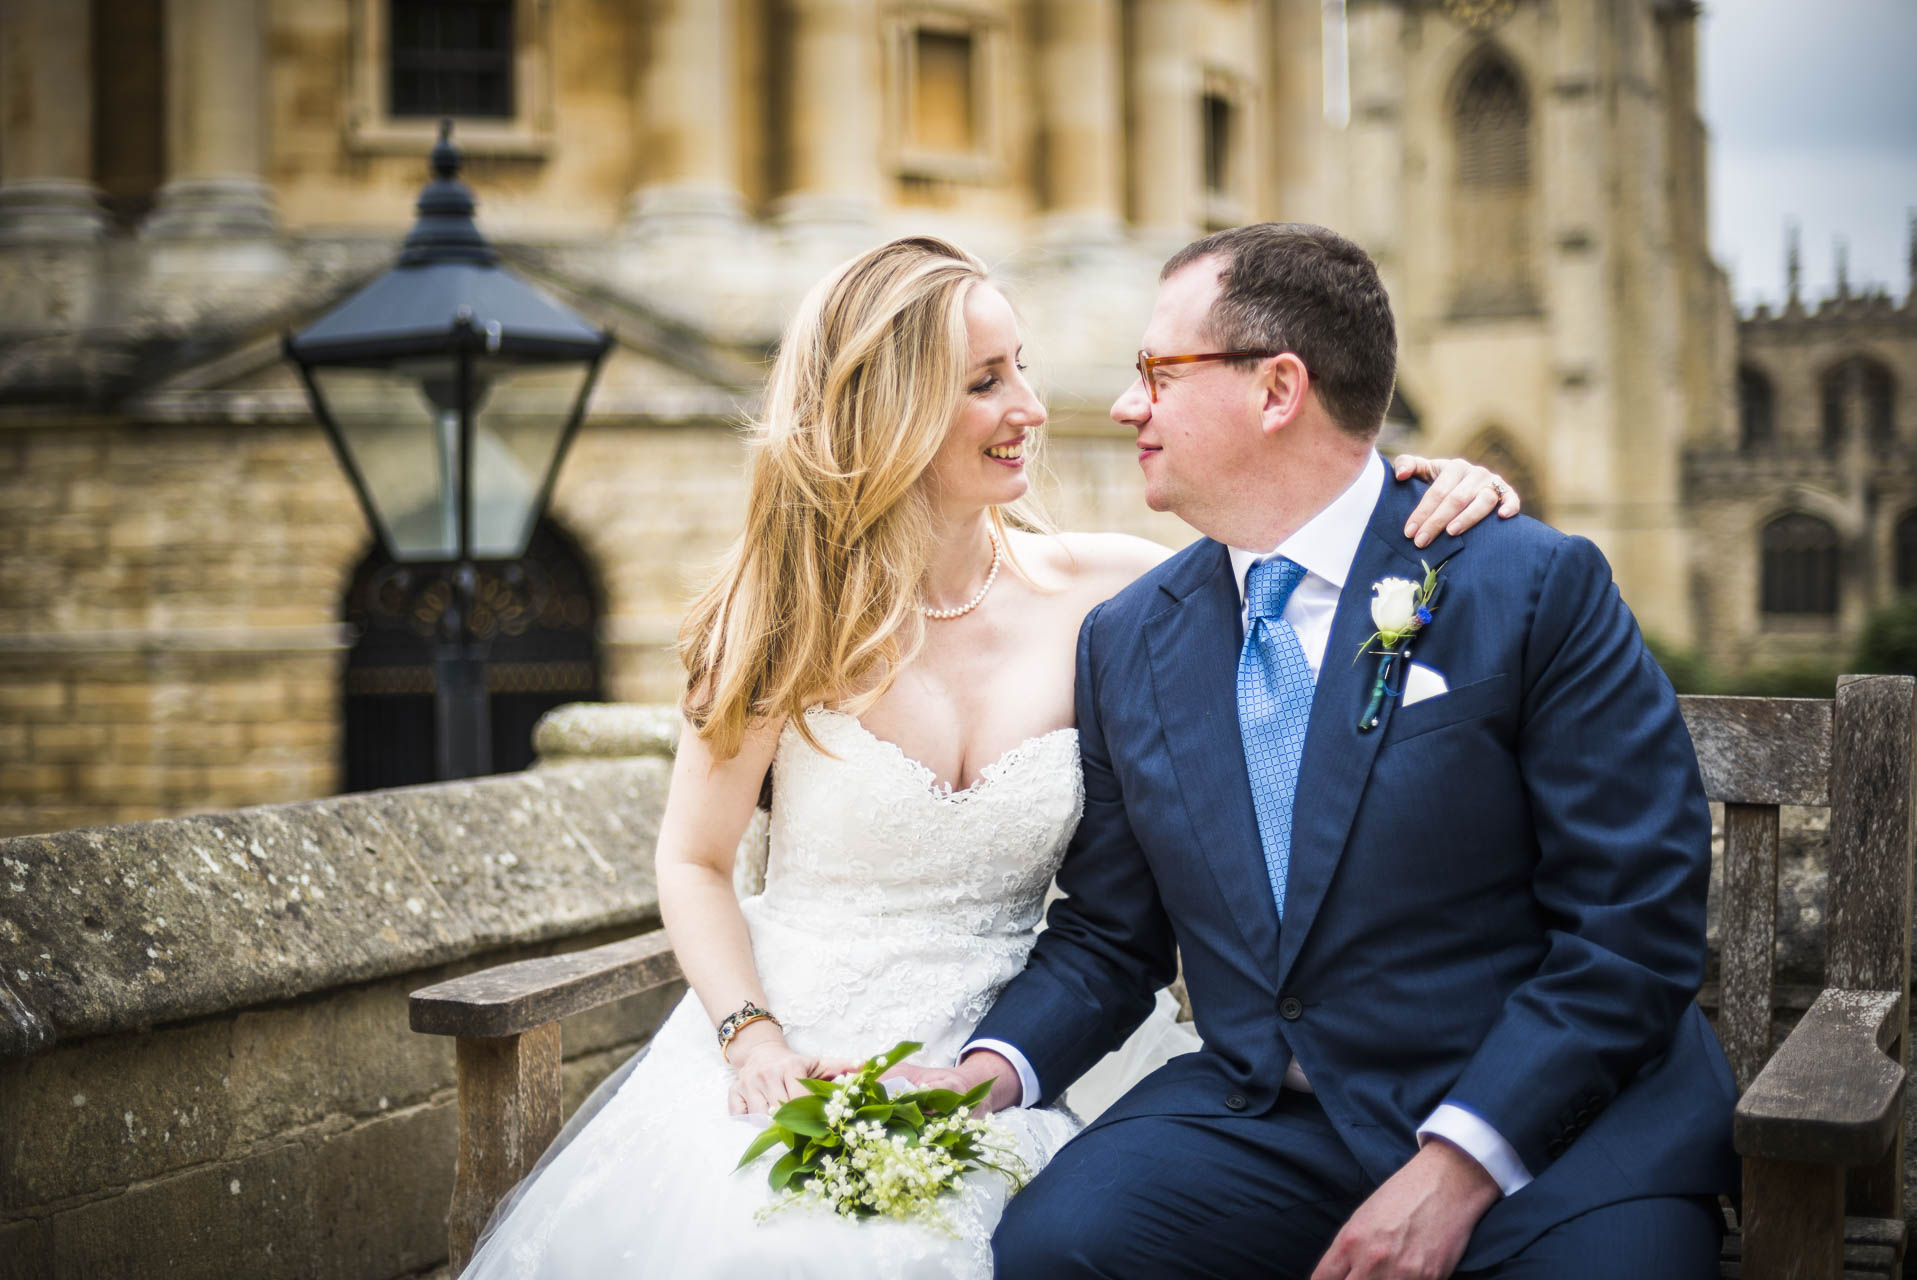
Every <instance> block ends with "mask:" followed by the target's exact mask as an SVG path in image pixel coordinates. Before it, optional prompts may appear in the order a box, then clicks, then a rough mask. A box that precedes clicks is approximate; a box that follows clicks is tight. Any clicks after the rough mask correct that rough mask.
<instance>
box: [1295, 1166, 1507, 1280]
mask: <svg viewBox="0 0 1917 1280" xmlns="http://www.w3.org/2000/svg"><path fill="white" fill-rule="evenodd" d="M1499 1195H1500V1192H1499V1191H1498V1184H1497V1183H1496V1182H1495V1181H1493V1180H1492V1177H1491V1175H1490V1174H1489V1173H1487V1172H1485V1169H1484V1166H1483V1165H1481V1164H1479V1163H1478V1162H1477V1161H1476V1160H1473V1159H1472V1158H1471V1157H1470V1156H1468V1155H1466V1154H1465V1153H1464V1152H1463V1151H1461V1150H1459V1149H1458V1148H1457V1147H1454V1146H1452V1145H1451V1144H1450V1143H1449V1142H1446V1141H1445V1140H1444V1139H1442V1138H1433V1139H1432V1140H1431V1141H1430V1142H1427V1143H1426V1144H1425V1145H1424V1147H1423V1149H1421V1150H1420V1151H1419V1152H1418V1154H1417V1155H1415V1156H1412V1157H1411V1159H1409V1160H1407V1161H1406V1162H1405V1166H1404V1168H1402V1169H1400V1170H1398V1172H1396V1173H1394V1174H1392V1175H1391V1177H1389V1178H1387V1179H1386V1180H1385V1182H1384V1185H1383V1186H1381V1187H1379V1188H1378V1189H1377V1190H1376V1191H1374V1192H1372V1193H1371V1198H1370V1199H1368V1200H1366V1201H1365V1202H1364V1203H1363V1204H1361V1205H1359V1206H1358V1212H1356V1213H1354V1214H1352V1215H1351V1220H1350V1221H1349V1222H1347V1223H1345V1225H1344V1229H1343V1230H1341V1231H1339V1232H1338V1236H1337V1238H1336V1239H1334V1240H1333V1241H1332V1242H1331V1248H1330V1249H1328V1250H1327V1251H1326V1252H1325V1256H1324V1257H1323V1258H1322V1259H1321V1260H1320V1261H1319V1263H1318V1269H1317V1270H1316V1271H1313V1272H1312V1273H1311V1280H1411V1278H1413V1277H1415V1278H1416V1280H1444V1277H1445V1276H1448V1275H1450V1274H1451V1272H1452V1271H1453V1270H1454V1269H1455V1268H1456V1267H1457V1265H1458V1259H1459V1258H1462V1257H1463V1256H1464V1247H1465V1245H1466V1244H1467V1243H1469V1242H1470V1239H1471V1232H1472V1230H1473V1229H1474V1228H1475V1227H1476V1226H1477V1225H1478V1219H1479V1218H1482V1217H1483V1216H1484V1215H1485V1212H1486V1211H1487V1210H1488V1209H1490V1208H1491V1206H1492V1205H1494V1204H1496V1203H1497V1202H1498V1197H1499Z"/></svg>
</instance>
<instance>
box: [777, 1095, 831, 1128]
mask: <svg viewBox="0 0 1917 1280" xmlns="http://www.w3.org/2000/svg"><path fill="white" fill-rule="evenodd" d="M772 1119H773V1121H774V1122H775V1123H777V1124H782V1125H784V1126H785V1127H786V1128H788V1129H790V1130H792V1132H794V1133H803V1134H805V1135H806V1136H807V1137H810V1138H817V1137H820V1136H821V1135H823V1134H827V1133H830V1132H831V1131H832V1130H831V1127H830V1126H829V1125H827V1124H826V1122H825V1099H824V1098H821V1097H818V1096H817V1095H815V1094H807V1095H806V1096H805V1097H803V1098H794V1099H792V1101H790V1102H788V1103H786V1104H785V1105H784V1106H782V1107H780V1108H779V1109H778V1110H777V1111H774V1112H773V1113H772Z"/></svg>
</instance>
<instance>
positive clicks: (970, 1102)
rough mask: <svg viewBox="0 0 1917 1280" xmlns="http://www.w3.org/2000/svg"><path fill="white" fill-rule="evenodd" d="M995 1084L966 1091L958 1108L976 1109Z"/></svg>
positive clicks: (996, 1079)
mask: <svg viewBox="0 0 1917 1280" xmlns="http://www.w3.org/2000/svg"><path fill="white" fill-rule="evenodd" d="M997 1082H998V1077H997V1076H993V1077H992V1078H991V1079H989V1080H986V1081H984V1082H983V1083H981V1084H980V1085H979V1086H978V1087H977V1088H974V1089H967V1090H966V1091H965V1096H964V1097H963V1098H960V1099H959V1100H958V1104H959V1106H961V1107H976V1106H977V1105H978V1104H979V1103H981V1102H983V1101H985V1097H986V1095H987V1094H989V1093H991V1092H992V1086H993V1085H994V1084H996V1083H997ZM773 1119H775V1120H777V1119H778V1117H777V1116H774V1117H773ZM779 1123H780V1124H784V1123H785V1121H783V1120H780V1121H779Z"/></svg>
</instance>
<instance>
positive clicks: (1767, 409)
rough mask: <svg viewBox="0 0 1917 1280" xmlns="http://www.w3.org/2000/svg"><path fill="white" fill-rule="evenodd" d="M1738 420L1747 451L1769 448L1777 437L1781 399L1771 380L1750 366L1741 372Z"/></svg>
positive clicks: (1738, 384) (1741, 437) (1739, 378)
mask: <svg viewBox="0 0 1917 1280" xmlns="http://www.w3.org/2000/svg"><path fill="white" fill-rule="evenodd" d="M1737 422H1738V434H1739V437H1740V439H1741V442H1742V444H1743V446H1744V448H1745V449H1746V450H1751V449H1762V448H1765V447H1767V446H1768V445H1770V444H1771V443H1772V441H1774V440H1775V439H1776V438H1777V400H1776V397H1775V395H1773V393H1772V391H1771V380H1770V379H1769V378H1767V377H1765V376H1764V374H1763V373H1762V372H1761V371H1759V370H1757V369H1753V368H1751V367H1750V366H1749V365H1745V366H1744V367H1743V368H1741V369H1739V370H1738V371H1737Z"/></svg>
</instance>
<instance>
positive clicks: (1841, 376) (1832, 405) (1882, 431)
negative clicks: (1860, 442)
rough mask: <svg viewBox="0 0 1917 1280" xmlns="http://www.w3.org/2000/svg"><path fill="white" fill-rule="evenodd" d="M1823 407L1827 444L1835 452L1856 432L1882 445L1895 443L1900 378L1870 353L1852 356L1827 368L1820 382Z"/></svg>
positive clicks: (1828, 449) (1867, 441) (1868, 441)
mask: <svg viewBox="0 0 1917 1280" xmlns="http://www.w3.org/2000/svg"><path fill="white" fill-rule="evenodd" d="M1818 390H1819V393H1820V397H1821V399H1822V401H1823V407H1824V418H1823V422H1824V430H1823V443H1824V448H1825V449H1826V450H1827V451H1829V452H1831V453H1835V452H1837V451H1838V450H1839V449H1841V448H1843V445H1844V442H1845V441H1846V440H1848V439H1850V438H1851V436H1852V435H1853V434H1854V433H1862V436H1863V439H1864V440H1865V442H1866V443H1868V444H1870V445H1872V446H1874V447H1878V448H1882V447H1885V446H1888V445H1891V444H1894V443H1896V440H1897V423H1896V419H1895V416H1894V415H1895V412H1896V403H1897V381H1896V379H1895V378H1893V377H1892V376H1891V372H1890V370H1889V369H1887V368H1885V367H1884V366H1883V364H1881V363H1880V362H1878V361H1876V360H1873V359H1871V358H1870V357H1869V356H1851V357H1850V358H1849V359H1846V360H1841V361H1839V362H1838V363H1837V364H1834V365H1832V366H1831V367H1830V369H1829V370H1828V371H1826V372H1825V374H1824V378H1823V381H1822V382H1821V383H1820V384H1819V388H1818Z"/></svg>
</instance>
